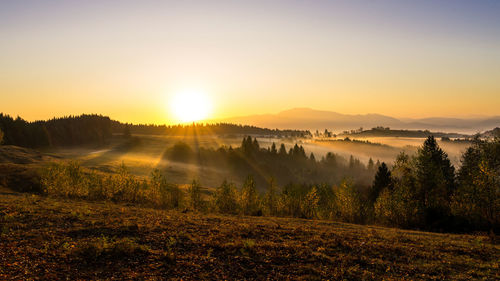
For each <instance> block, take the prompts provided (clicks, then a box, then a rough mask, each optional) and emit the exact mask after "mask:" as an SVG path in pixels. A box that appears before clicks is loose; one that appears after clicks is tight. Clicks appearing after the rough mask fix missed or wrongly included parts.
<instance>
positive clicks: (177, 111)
mask: <svg viewBox="0 0 500 281" xmlns="http://www.w3.org/2000/svg"><path fill="white" fill-rule="evenodd" d="M170 109H171V111H172V113H173V114H174V116H175V118H176V119H177V120H178V121H180V122H182V123H187V122H195V121H200V120H204V119H207V118H208V117H209V116H210V114H211V111H212V103H211V100H210V99H209V97H208V95H207V93H206V92H203V91H198V90H197V91H194V90H189V91H182V92H178V93H176V94H175V95H174V96H173V97H172V100H171V101H170Z"/></svg>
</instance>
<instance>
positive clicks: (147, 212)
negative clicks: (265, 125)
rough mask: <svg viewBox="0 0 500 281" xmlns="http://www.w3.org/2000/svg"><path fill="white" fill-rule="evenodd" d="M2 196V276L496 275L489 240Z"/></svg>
mask: <svg viewBox="0 0 500 281" xmlns="http://www.w3.org/2000/svg"><path fill="white" fill-rule="evenodd" d="M0 193H1V196H0V226H1V227H0V230H1V231H0V236H1V239H0V279H2V280H9V279H39V278H40V279H48V280H55V279H67V278H69V279H73V280H75V279H112V278H116V279H141V280H142V279H146V280H151V279H159V278H160V279H161V278H172V279H182V280H200V279H210V280H222V279H230V280H234V279H243V278H246V279H295V280H296V279H303V280H316V279H346V280H360V279H382V278H384V279H387V280H391V279H392V280H403V279H412V280H415V279H425V280H433V279H434V280H443V279H457V280H470V279H485V280H495V279H496V280H498V278H500V275H499V271H498V268H499V260H500V246H499V245H498V244H494V241H493V240H494V239H491V238H489V237H487V236H471V235H451V234H435V233H425V232H416V231H403V230H398V229H391V228H382V227H371V226H358V225H351V224H344V223H336V222H331V221H312V220H301V219H286V218H260V217H230V216H215V215H201V214H195V213H186V214H183V213H180V212H173V211H158V210H152V209H143V208H136V207H131V206H126V205H116V204H112V203H88V202H82V201H70V200H56V199H52V198H47V197H39V196H34V195H24V194H18V193H12V192H8V191H3V192H0Z"/></svg>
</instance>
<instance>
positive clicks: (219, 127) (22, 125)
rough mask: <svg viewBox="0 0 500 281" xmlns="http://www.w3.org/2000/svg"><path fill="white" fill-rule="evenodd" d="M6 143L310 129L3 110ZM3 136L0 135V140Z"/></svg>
mask: <svg viewBox="0 0 500 281" xmlns="http://www.w3.org/2000/svg"><path fill="white" fill-rule="evenodd" d="M0 132H2V133H1V134H2V136H3V144H6V145H17V146H23V147H31V148H43V147H61V146H76V145H84V144H92V145H103V144H106V143H107V142H108V140H109V138H111V137H112V135H113V134H120V135H126V136H129V135H130V134H147V135H155V134H157V135H169V136H184V135H250V134H252V135H263V136H274V137H308V136H310V135H311V133H310V132H309V131H301V130H278V129H264V128H259V127H255V126H247V125H235V124H226V123H218V124H197V123H193V124H190V125H172V126H167V125H153V124H150V125H145V124H143V125H133V124H127V123H120V122H118V121H115V120H111V119H110V118H109V117H107V116H102V115H97V114H91V115H89V114H83V115H80V116H67V117H61V118H53V119H50V120H46V121H42V120H40V121H34V122H28V121H26V120H24V119H22V118H21V117H19V116H18V117H17V118H13V117H11V116H9V115H7V114H3V113H0ZM1 139H2V138H0V140H1Z"/></svg>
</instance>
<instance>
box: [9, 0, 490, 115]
mask: <svg viewBox="0 0 500 281" xmlns="http://www.w3.org/2000/svg"><path fill="white" fill-rule="evenodd" d="M499 15H500V1H498V0H490V1H488V0H485V1H479V0H474V1H461V0H455V1H444V0H442V1H440V0H432V1H431V0H419V1H405V0H394V1H382V0H366V1H357V0H349V1H321V0H315V1H297V0H288V1H272V0H265V1H259V0H256V1H188V0H183V1H149V0H143V1H127V0H122V1H105V0H99V1H94V0H86V1H72V0H65V1H56V0H33V1H21V0H14V1H6V0H0V112H4V113H7V114H10V115H14V116H17V115H19V116H21V117H23V118H25V119H27V120H37V119H47V118H51V117H54V116H64V115H75V114H81V113H98V114H103V115H108V116H110V117H111V118H113V119H117V120H120V121H126V122H134V123H159V124H162V123H175V122H177V121H179V120H178V118H176V116H175V115H173V114H172V107H171V102H172V100H174V99H175V96H176V95H177V96H178V95H181V94H182V93H186V92H190V91H191V92H193V91H195V92H200V93H204V95H206V96H207V97H208V98H209V99H210V101H211V104H212V110H211V112H212V113H211V116H209V117H210V118H224V117H231V116H239V115H251V114H264V113H276V112H279V111H282V110H286V109H290V108H295V107H310V108H314V109H319V110H330V111H336V112H339V113H345V114H364V113H380V114H384V115H390V116H395V117H408V118H418V117H431V116H454V117H457V116H460V117H464V116H465V117H466V116H491V115H500V16H499Z"/></svg>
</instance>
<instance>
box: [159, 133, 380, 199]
mask: <svg viewBox="0 0 500 281" xmlns="http://www.w3.org/2000/svg"><path fill="white" fill-rule="evenodd" d="M163 158H164V159H167V160H170V161H177V162H185V163H193V164H197V165H199V166H202V167H214V168H217V169H219V170H223V171H227V172H228V173H229V174H230V175H232V176H233V177H232V178H240V179H244V178H245V177H246V176H248V175H252V176H253V178H254V179H255V181H256V183H257V186H258V187H259V189H260V190H263V189H264V188H265V186H266V184H267V181H268V179H269V178H274V179H275V181H276V182H277V184H279V185H285V184H288V183H291V182H292V183H301V184H309V185H314V184H317V183H327V184H338V183H340V182H341V181H342V179H344V178H351V179H353V180H352V181H353V184H355V185H356V186H360V188H361V186H363V187H367V186H369V185H370V184H371V181H372V179H373V175H374V174H375V171H376V166H377V164H376V163H374V161H373V160H372V159H370V160H369V161H368V163H367V164H366V165H365V164H364V163H362V162H361V161H360V160H359V159H356V158H354V157H353V156H351V157H350V158H349V159H345V158H344V157H342V156H340V155H338V154H335V153H331V152H330V153H327V154H326V155H325V156H323V157H321V158H320V159H316V157H315V155H314V154H313V153H310V154H309V155H307V154H306V152H305V150H304V148H303V147H302V145H298V144H295V145H294V146H292V147H288V148H287V147H286V146H285V144H283V143H282V144H281V145H279V146H278V145H276V144H275V143H272V145H271V146H270V147H261V146H260V144H259V142H258V141H257V139H256V138H252V137H250V136H247V137H245V138H243V140H242V143H241V145H240V146H239V147H234V148H233V147H232V146H229V147H227V146H221V147H219V148H218V149H214V148H206V147H199V148H192V147H190V146H189V145H188V144H186V143H183V142H178V143H176V144H175V145H174V146H172V147H171V148H169V149H168V150H167V151H166V152H165V154H164V156H163ZM378 164H380V163H378ZM160 168H161V166H160Z"/></svg>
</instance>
